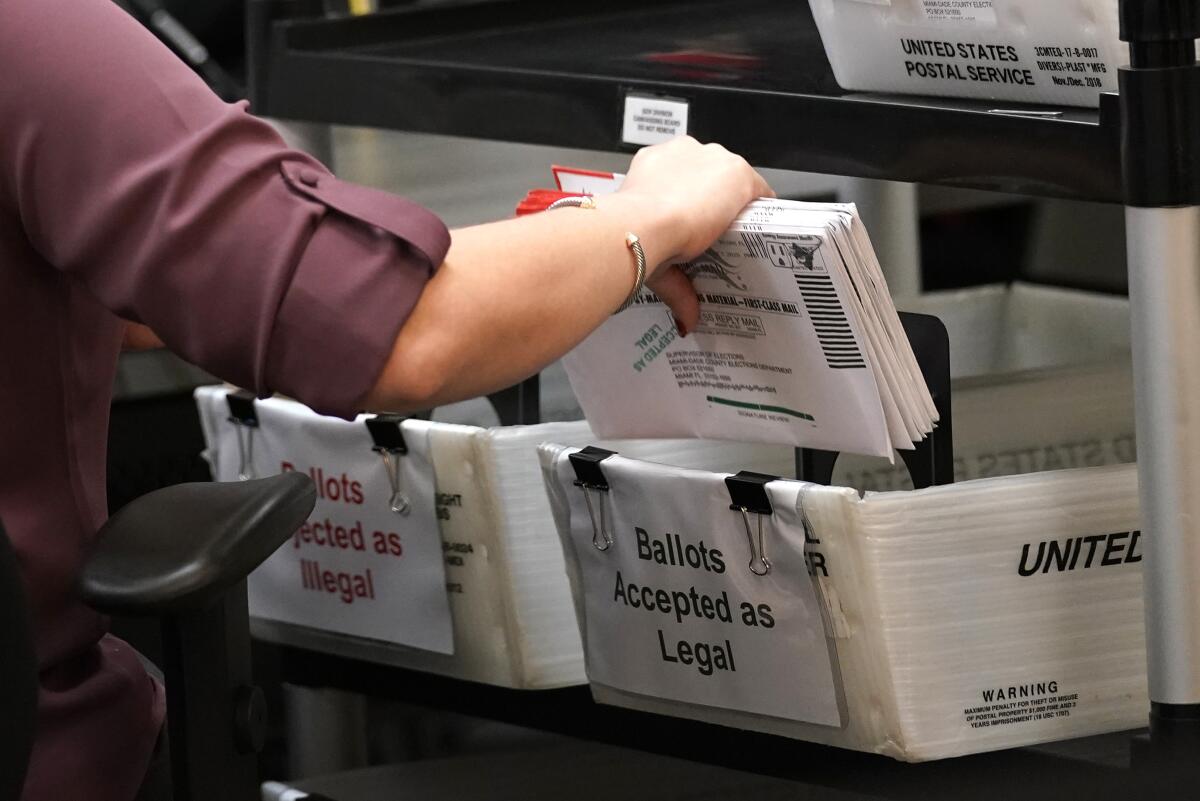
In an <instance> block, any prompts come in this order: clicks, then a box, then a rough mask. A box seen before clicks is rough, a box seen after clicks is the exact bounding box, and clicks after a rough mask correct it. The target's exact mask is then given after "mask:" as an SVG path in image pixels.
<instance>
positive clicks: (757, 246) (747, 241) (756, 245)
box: [742, 231, 771, 261]
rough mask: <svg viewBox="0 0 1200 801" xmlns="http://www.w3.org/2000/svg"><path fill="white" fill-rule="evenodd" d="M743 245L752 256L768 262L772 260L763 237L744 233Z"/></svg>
mask: <svg viewBox="0 0 1200 801" xmlns="http://www.w3.org/2000/svg"><path fill="white" fill-rule="evenodd" d="M742 244H743V245H745V246H746V250H748V251H749V252H750V255H751V256H754V257H757V258H760V259H765V260H767V261H770V260H771V254H770V253H769V252H768V251H767V243H766V242H764V241H763V238H762V236H761V235H759V234H752V233H748V232H746V231H743V232H742Z"/></svg>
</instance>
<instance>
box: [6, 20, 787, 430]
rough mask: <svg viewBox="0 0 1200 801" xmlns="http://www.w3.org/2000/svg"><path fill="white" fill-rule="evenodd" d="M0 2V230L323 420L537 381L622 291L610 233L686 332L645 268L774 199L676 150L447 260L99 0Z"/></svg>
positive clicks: (198, 353) (688, 321)
mask: <svg viewBox="0 0 1200 801" xmlns="http://www.w3.org/2000/svg"><path fill="white" fill-rule="evenodd" d="M0 3H3V8H4V15H5V24H4V25H3V26H0V74H10V75H20V76H21V80H19V81H8V82H0V119H4V120H5V124H4V125H3V126H0V223H4V222H6V221H7V219H8V218H9V217H11V219H13V220H16V221H18V223H19V224H20V225H21V227H22V231H23V234H24V236H25V237H26V238H27V240H28V243H29V246H30V248H31V250H32V251H35V252H36V254H37V255H38V257H40V259H41V260H42V261H44V263H45V265H46V267H47V268H53V269H56V270H57V271H59V273H60V274H61V276H62V277H63V278H64V279H65V280H67V281H71V282H74V283H76V284H78V285H79V286H80V287H82V288H84V289H86V291H87V293H89V294H90V296H91V297H93V298H95V300H96V301H97V302H98V303H100V304H102V305H103V306H105V307H107V308H108V309H109V310H111V311H112V312H113V313H115V314H117V315H119V316H120V317H122V318H124V319H126V320H129V321H133V322H136V323H141V324H144V325H147V326H148V327H149V328H150V329H151V330H152V331H153V332H154V334H155V335H157V336H158V337H160V338H161V339H162V341H163V342H164V343H165V344H166V345H167V346H168V347H169V348H171V349H172V350H174V351H175V352H176V353H178V354H179V355H181V356H183V357H184V358H186V359H188V360H189V361H192V362H194V363H196V364H198V365H200V366H201V367H203V368H205V369H206V370H208V371H209V372H212V373H214V374H215V375H218V376H220V377H221V378H224V379H226V380H228V381H231V382H233V383H236V384H239V385H241V386H244V387H247V388H249V389H252V390H254V391H255V392H257V393H259V394H261V395H265V394H269V393H271V392H282V393H285V394H289V395H292V396H294V397H297V398H299V399H300V400H302V401H304V402H305V403H307V404H309V405H310V406H312V407H313V408H315V409H317V410H318V411H322V412H326V413H335V414H340V415H344V416H349V415H352V414H353V413H354V412H355V411H356V410H358V409H360V408H363V407H364V406H372V407H376V408H394V409H409V408H416V407H425V406H428V405H431V404H433V403H436V402H442V401H445V400H450V399H453V398H459V397H465V396H468V395H473V394H479V393H481V392H484V391H487V390H489V389H498V388H500V387H502V386H504V385H506V384H510V383H512V382H514V381H516V380H517V379H519V378H521V377H524V376H525V375H528V374H530V373H532V372H534V371H535V370H537V369H538V368H540V367H541V366H542V365H543V364H545V363H546V362H548V361H550V360H552V359H553V358H556V357H557V356H559V355H561V354H562V353H564V352H565V351H566V350H568V349H569V348H570V347H571V346H572V345H573V344H575V343H576V342H578V341H579V340H580V339H582V338H583V337H584V336H585V335H586V334H587V333H588V332H589V331H590V330H591V329H593V328H594V327H595V326H596V325H598V324H599V323H600V322H601V321H603V320H604V319H605V317H606V316H607V315H608V314H609V313H610V312H611V310H612V309H614V308H616V306H617V305H619V303H620V302H621V300H622V299H623V298H624V297H625V296H626V295H627V294H628V292H629V290H630V289H631V288H632V285H633V267H632V257H631V255H630V253H629V252H628V250H627V249H626V247H625V244H624V236H625V232H626V231H633V232H635V233H637V234H638V235H639V236H641V237H642V239H643V241H644V243H645V247H646V249H647V256H648V257H649V259H650V264H649V267H650V268H651V270H655V272H654V274H653V275H652V276H651V279H650V281H649V285H650V286H651V287H652V288H654V289H655V290H656V291H658V292H660V293H661V295H662V296H663V297H664V299H665V300H667V302H668V303H669V304H671V305H672V306H673V308H674V309H675V311H676V313H677V315H678V316H679V317H680V318H681V320H682V321H683V322H684V323H685V325H694V323H695V316H696V303H695V298H694V295H692V294H691V293H692V290H691V289H690V286H689V285H688V284H687V283H686V280H685V279H684V278H683V277H682V275H681V274H680V273H679V272H678V271H677V270H670V269H667V270H656V268H658V267H659V264H660V263H661V262H664V261H669V260H670V258H671V257H675V256H688V255H695V254H696V253H698V252H700V251H701V250H702V249H703V248H704V247H705V246H706V245H707V244H708V243H709V242H711V240H712V239H714V238H715V237H716V236H717V235H718V234H719V233H720V232H721V231H722V230H724V228H725V226H726V225H727V224H728V222H729V221H730V220H731V219H732V218H733V216H734V215H735V214H736V213H737V211H738V210H740V209H741V208H742V206H744V204H745V203H746V202H748V201H749V200H750V199H751V198H752V197H754V196H756V195H758V194H764V193H767V192H768V191H769V190H767V189H766V186H765V184H763V183H762V182H761V179H760V178H758V177H757V175H756V174H754V173H753V171H752V170H750V169H749V168H748V167H747V166H746V165H745V162H743V161H741V160H740V159H737V158H736V157H733V156H730V155H729V154H728V153H726V152H725V151H724V150H723V149H721V148H719V147H716V146H703V147H702V146H700V145H698V144H696V143H695V142H694V141H691V140H687V139H681V140H678V141H677V142H674V143H669V144H667V145H664V146H660V147H656V148H649V149H647V150H645V151H643V152H642V153H639V155H638V156H637V157H636V158H635V159H634V164H633V167H632V168H631V170H630V173H629V176H628V177H627V179H626V182H625V185H624V187H623V189H622V191H621V192H620V193H618V195H617V196H615V197H613V198H612V199H606V200H604V201H602V202H601V204H600V205H601V208H600V209H598V210H596V211H581V210H564V211H561V212H554V213H551V214H547V215H541V219H537V220H528V221H510V222H504V223H497V224H493V225H490V226H481V227H478V228H472V229H464V230H463V231H460V232H458V233H457V235H456V237H455V244H454V246H453V248H451V250H450V252H449V253H448V254H447V247H448V246H449V244H450V241H449V236H448V234H447V233H446V231H445V228H444V226H442V225H441V223H440V222H439V221H438V220H436V218H434V217H433V216H432V215H431V214H430V213H429V212H426V211H424V210H422V209H420V208H418V207H416V206H415V205H414V204H411V203H407V202H406V201H403V200H402V199H400V198H396V197H395V196H392V195H388V194H387V193H382V192H377V191H374V190H369V189H365V188H363V187H355V186H352V185H349V184H346V183H344V182H340V181H338V180H337V179H336V178H334V177H333V176H332V175H330V174H329V172H328V171H327V170H325V168H324V167H322V166H321V165H320V164H319V163H317V162H315V161H314V160H313V159H311V158H309V157H307V156H305V155H304V154H301V153H297V152H295V151H290V150H288V149H287V148H286V147H285V146H284V145H283V143H282V142H281V141H280V140H279V137H278V136H277V135H276V134H275V133H274V131H273V130H271V129H270V127H269V126H267V125H266V124H265V123H263V122H262V121H259V120H255V119H254V118H252V117H250V116H249V115H248V114H246V113H245V109H244V107H243V106H240V105H232V106H231V105H226V104H223V103H221V102H220V101H219V100H218V99H217V98H216V97H215V96H213V95H212V93H211V92H209V91H208V90H207V88H206V87H204V86H203V84H202V83H201V82H200V81H199V80H198V79H197V78H196V77H195V76H194V75H193V74H192V73H191V72H190V71H189V70H188V69H187V68H186V67H185V66H184V65H182V64H181V63H180V62H179V61H178V60H177V59H175V58H174V56H173V55H171V54H170V53H169V52H168V51H166V50H165V48H163V47H162V46H161V45H160V44H159V43H158V42H156V41H155V40H154V39H153V38H152V37H151V36H149V34H147V33H146V32H145V31H144V30H143V29H142V28H140V26H138V25H137V24H136V23H135V22H134V21H133V20H130V19H129V18H128V17H127V16H126V15H124V14H123V13H122V12H121V11H120V10H119V9H117V8H116V6H114V5H113V4H112V3H111V2H108V0H38V1H37V2H35V1H34V0H0ZM64 54H69V55H64ZM81 132H85V133H86V135H81ZM6 215H7V216H6ZM560 221H561V222H560ZM443 261H444V262H445V263H444V264H443ZM438 265H442V267H441V268H440V269H438V270H437V271H436V273H435V272H434V270H435V268H437V267H438ZM431 275H433V276H434V278H433V280H430V277H431ZM427 282H429V286H428V287H426V283H427ZM423 288H424V289H425V290H426V291H424V292H423V291H422V289H423ZM418 307H419V313H418Z"/></svg>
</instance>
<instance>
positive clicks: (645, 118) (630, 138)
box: [621, 94, 688, 145]
mask: <svg viewBox="0 0 1200 801" xmlns="http://www.w3.org/2000/svg"><path fill="white" fill-rule="evenodd" d="M687 132H688V102H687V101H686V100H674V99H671V98H665V97H652V96H649V95H636V94H631V95H626V96H625V116H624V120H623V123H622V127H621V139H622V141H624V142H626V143H627V144H630V145H657V144H659V143H660V142H666V141H667V140H669V139H674V138H675V137H676V136H683V135H684V134H686V133H687Z"/></svg>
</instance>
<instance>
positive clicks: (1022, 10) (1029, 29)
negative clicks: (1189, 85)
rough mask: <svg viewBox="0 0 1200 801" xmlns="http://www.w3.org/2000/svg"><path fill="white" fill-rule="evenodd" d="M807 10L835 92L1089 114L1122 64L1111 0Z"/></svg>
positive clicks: (884, 2) (849, 4) (841, 2)
mask: <svg viewBox="0 0 1200 801" xmlns="http://www.w3.org/2000/svg"><path fill="white" fill-rule="evenodd" d="M809 2H810V5H811V6H812V12H813V17H814V18H815V19H816V23H817V27H818V29H819V30H820V32H821V41H822V42H823V43H824V45H825V52H826V54H828V56H829V62H830V64H831V65H832V66H833V74H834V77H835V78H836V79H837V82H838V84H840V85H841V86H842V88H844V89H850V90H862V91H877V92H899V93H904V94H919V95H939V96H950V97H971V98H981V99H984V100H990V101H1012V102H1016V103H1044V104H1054V105H1064V106H1085V107H1092V108H1095V107H1096V106H1098V105H1099V102H1100V93H1101V92H1115V91H1117V67H1118V66H1119V65H1120V64H1123V63H1125V62H1126V61H1128V56H1127V50H1126V49H1125V47H1124V46H1123V45H1122V43H1121V42H1120V40H1119V38H1118V35H1117V32H1118V25H1117V3H1116V0H1078V1H1077V2H1069V3H1068V2H1062V0H809ZM881 135H884V136H886V133H881Z"/></svg>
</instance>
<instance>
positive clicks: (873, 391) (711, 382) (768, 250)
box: [559, 171, 937, 457]
mask: <svg viewBox="0 0 1200 801" xmlns="http://www.w3.org/2000/svg"><path fill="white" fill-rule="evenodd" d="M566 177H574V175H573V174H572V175H570V176H564V174H563V173H562V172H561V171H560V173H559V179H560V183H562V184H563V185H567V183H568V181H566V180H565V178H566ZM588 178H589V180H588V181H587V182H586V184H585V187H586V191H590V192H592V193H602V192H604V191H612V190H613V189H614V188H615V187H616V186H618V185H619V182H620V177H619V176H612V177H611V178H609V179H607V180H604V179H601V178H597V177H596V176H594V175H592V176H588ZM576 183H577V182H576ZM571 186H572V187H573V188H574V187H575V183H571ZM684 270H685V271H686V272H687V273H688V275H689V276H690V277H691V279H692V282H693V283H694V284H695V286H696V290H697V293H698V294H699V296H700V309H701V314H700V324H699V327H698V328H697V329H696V331H694V332H693V333H691V334H690V335H689V336H687V337H680V336H678V334H677V331H676V326H675V322H674V320H673V319H672V317H671V313H670V311H669V310H668V309H667V307H666V306H665V305H663V304H662V303H661V302H660V301H659V300H658V298H657V296H655V295H654V293H653V292H651V291H649V290H645V291H643V292H642V293H641V294H640V296H639V297H638V298H637V299H636V301H635V303H634V304H633V305H632V306H631V307H630V308H629V309H626V310H625V311H623V312H621V313H620V314H617V315H614V316H613V317H612V318H611V319H609V320H608V321H607V322H605V323H604V324H603V325H602V326H601V327H600V328H599V329H598V330H597V331H596V332H595V333H593V334H592V335H591V336H590V337H588V338H587V339H586V340H585V341H584V342H583V343H582V344H581V345H579V346H578V347H577V348H575V350H574V351H572V352H571V353H570V354H569V355H568V356H567V358H566V359H565V360H564V363H565V364H566V367H567V374H568V376H569V377H570V379H571V386H572V388H573V389H574V390H575V394H576V396H577V397H578V398H579V402H580V405H581V406H582V408H583V411H584V414H585V416H586V417H587V419H588V422H589V423H591V425H592V428H593V430H594V431H595V432H596V433H597V434H598V435H599V436H602V437H605V438H608V439H618V438H635V437H707V438H713V439H727V440H739V441H744V442H771V443H779V444H790V445H795V446H799V447H807V448H820V449H823V450H831V451H848V452H852V453H861V454H866V455H872V456H884V457H891V456H892V454H893V452H894V451H895V450H906V449H911V448H912V447H913V444H914V443H916V442H919V441H920V440H921V439H922V438H923V437H924V436H925V435H927V434H928V433H929V432H931V431H932V430H933V428H934V425H935V424H936V422H937V411H936V409H935V408H934V405H933V399H932V398H931V397H930V394H929V389H928V388H927V387H926V385H925V381H924V378H923V377H922V375H921V371H920V368H919V367H918V366H917V360H916V357H915V356H914V355H913V351H912V347H911V346H910V345H909V342H908V338H907V337H906V336H905V334H904V330H903V328H902V327H901V324H900V318H899V316H898V315H897V313H896V308H895V306H893V305H892V300H891V295H890V294H889V293H888V288H887V282H886V281H885V280H884V277H883V271H882V269H881V268H880V265H879V262H878V260H877V259H876V257H875V252H874V250H873V249H872V247H871V242H870V240H869V239H868V238H867V232H866V228H865V226H864V225H863V224H862V221H861V220H860V219H859V217H858V213H857V211H856V209H855V208H854V206H853V205H849V204H817V203H800V202H795V201H782V200H761V201H756V202H755V203H752V204H751V205H750V206H748V207H747V208H746V210H745V211H744V212H743V213H742V214H741V216H740V217H739V218H738V219H737V220H736V221H735V222H734V224H733V225H732V226H731V227H730V229H729V230H728V231H726V232H725V234H724V235H722V236H721V238H720V239H718V240H717V241H716V242H714V243H713V245H712V246H711V247H710V248H709V249H708V250H707V251H706V252H705V253H704V254H703V255H702V256H700V257H699V258H696V259H694V260H692V261H691V262H690V263H688V264H686V265H684Z"/></svg>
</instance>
